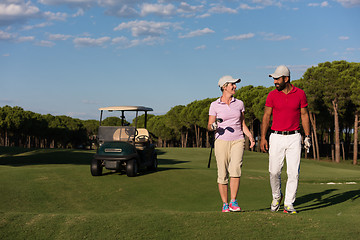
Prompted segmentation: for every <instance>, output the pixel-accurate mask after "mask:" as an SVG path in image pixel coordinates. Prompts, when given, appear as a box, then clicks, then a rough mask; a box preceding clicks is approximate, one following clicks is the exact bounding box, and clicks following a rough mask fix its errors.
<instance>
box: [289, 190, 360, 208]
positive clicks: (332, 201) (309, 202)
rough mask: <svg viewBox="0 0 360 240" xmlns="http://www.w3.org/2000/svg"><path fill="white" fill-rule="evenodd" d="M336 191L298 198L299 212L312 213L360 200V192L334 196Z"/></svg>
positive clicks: (354, 191) (326, 191)
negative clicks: (311, 211) (316, 210)
mask: <svg viewBox="0 0 360 240" xmlns="http://www.w3.org/2000/svg"><path fill="white" fill-rule="evenodd" d="M336 190H338V189H327V190H325V191H322V192H319V193H312V194H308V195H304V196H301V197H299V198H297V199H296V202H295V203H296V205H299V207H297V210H299V211H310V210H315V209H319V208H325V207H329V206H333V205H336V204H340V203H343V202H346V201H348V200H352V201H355V200H356V199H358V198H360V190H353V191H348V192H343V193H337V194H332V193H333V192H335V191H336ZM329 194H330V195H329ZM331 194H332V195H331ZM302 205H305V206H302Z"/></svg>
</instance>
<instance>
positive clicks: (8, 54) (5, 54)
mask: <svg viewBox="0 0 360 240" xmlns="http://www.w3.org/2000/svg"><path fill="white" fill-rule="evenodd" d="M2 56H3V57H10V53H4V54H3V55H2ZM0 102H2V101H1V100H0Z"/></svg>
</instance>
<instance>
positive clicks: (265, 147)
mask: <svg viewBox="0 0 360 240" xmlns="http://www.w3.org/2000/svg"><path fill="white" fill-rule="evenodd" d="M271 114H272V108H271V107H267V106H265V110H264V116H263V119H262V122H261V141H260V149H261V151H263V152H267V151H268V149H269V144H268V142H267V140H266V133H267V130H268V128H269V125H270V118H271Z"/></svg>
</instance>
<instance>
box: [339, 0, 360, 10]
mask: <svg viewBox="0 0 360 240" xmlns="http://www.w3.org/2000/svg"><path fill="white" fill-rule="evenodd" d="M336 1H337V2H338V3H340V4H341V5H342V6H344V7H347V8H352V7H359V6H360V0H336Z"/></svg>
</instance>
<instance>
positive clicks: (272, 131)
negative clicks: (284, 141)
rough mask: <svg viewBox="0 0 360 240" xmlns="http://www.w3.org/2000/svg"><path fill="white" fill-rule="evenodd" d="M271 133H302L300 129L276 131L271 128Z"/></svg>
mask: <svg viewBox="0 0 360 240" xmlns="http://www.w3.org/2000/svg"><path fill="white" fill-rule="evenodd" d="M270 132H271V133H275V134H281V135H291V134H295V133H300V131H299V130H295V131H274V130H271V131H270Z"/></svg>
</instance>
